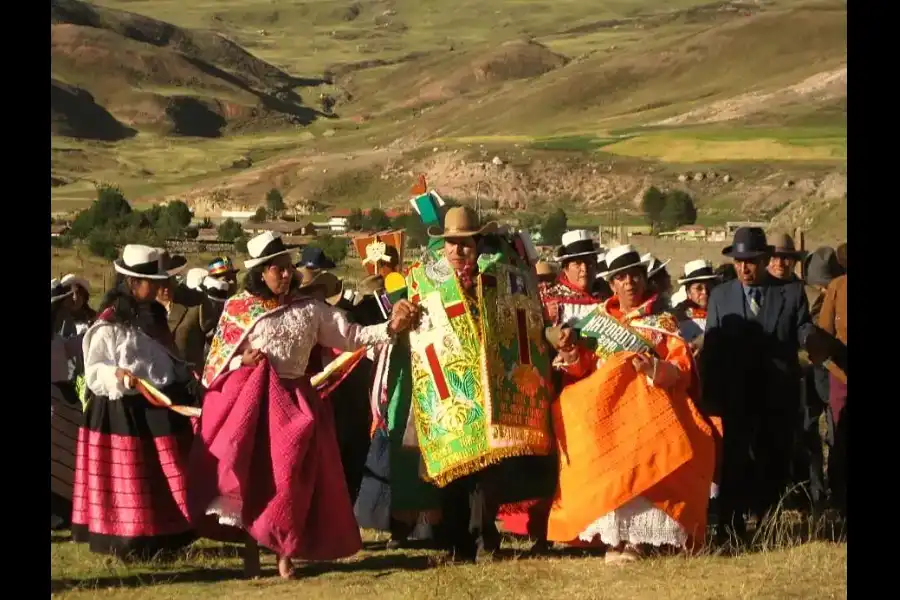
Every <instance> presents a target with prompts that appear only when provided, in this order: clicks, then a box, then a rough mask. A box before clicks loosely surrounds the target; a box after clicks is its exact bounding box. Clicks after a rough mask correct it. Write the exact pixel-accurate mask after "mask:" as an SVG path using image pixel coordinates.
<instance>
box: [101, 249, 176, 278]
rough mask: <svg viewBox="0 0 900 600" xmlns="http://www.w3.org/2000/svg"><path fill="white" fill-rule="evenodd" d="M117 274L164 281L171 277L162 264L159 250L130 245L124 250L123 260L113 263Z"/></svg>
mask: <svg viewBox="0 0 900 600" xmlns="http://www.w3.org/2000/svg"><path fill="white" fill-rule="evenodd" d="M113 268H114V269H115V270H116V273H120V274H122V275H125V276H126V277H137V278H139V279H155V280H163V279H168V278H169V277H170V275H169V273H167V272H166V269H165V267H164V265H163V262H162V255H161V253H160V251H159V249H158V248H151V247H150V246H143V245H141V244H128V245H127V246H125V248H124V249H123V250H122V258H117V259H116V260H115V261H113Z"/></svg>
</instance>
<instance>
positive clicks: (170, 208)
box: [58, 184, 198, 260]
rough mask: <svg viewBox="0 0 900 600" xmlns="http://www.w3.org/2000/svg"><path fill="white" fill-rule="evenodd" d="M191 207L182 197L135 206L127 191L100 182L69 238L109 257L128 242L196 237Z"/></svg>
mask: <svg viewBox="0 0 900 600" xmlns="http://www.w3.org/2000/svg"><path fill="white" fill-rule="evenodd" d="M192 218H193V215H192V214H191V209H190V208H188V205H187V204H185V203H184V202H182V201H180V200H176V201H174V202H170V203H168V204H166V205H157V206H153V207H152V208H149V209H147V210H143V211H141V210H135V209H133V208H132V207H131V205H130V204H129V203H128V200H126V199H125V195H124V194H123V193H122V190H120V189H119V188H118V187H116V186H114V185H108V184H101V185H99V186H97V199H96V200H95V201H94V203H93V204H92V205H91V206H90V208H88V209H86V210H83V211H81V212H80V213H78V216H76V217H75V221H74V222H73V223H72V227H71V229H70V230H69V233H68V236H67V238H65V239H63V240H61V241H60V242H58V243H60V244H62V245H66V244H67V243H69V242H71V240H73V239H74V240H79V241H82V242H84V243H86V244H87V246H88V249H89V250H90V251H91V253H93V254H95V255H97V256H102V257H104V258H108V259H110V260H112V259H114V258H116V257H117V256H118V250H117V248H118V247H119V246H123V245H125V244H127V243H131V244H147V245H150V246H162V245H163V244H164V243H165V241H166V240H167V239H178V238H183V239H191V238H196V237H197V233H198V230H197V228H196V227H191V226H190V224H191V219H192Z"/></svg>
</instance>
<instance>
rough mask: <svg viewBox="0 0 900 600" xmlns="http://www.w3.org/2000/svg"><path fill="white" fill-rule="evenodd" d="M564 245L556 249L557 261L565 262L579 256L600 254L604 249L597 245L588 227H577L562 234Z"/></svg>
mask: <svg viewBox="0 0 900 600" xmlns="http://www.w3.org/2000/svg"><path fill="white" fill-rule="evenodd" d="M560 241H561V242H562V246H560V247H559V248H558V249H557V251H556V261H557V262H563V261H566V260H570V259H572V258H576V257H579V256H589V255H591V254H600V253H601V252H602V250H601V249H600V248H598V247H597V245H596V244H595V243H594V240H593V238H592V237H591V232H590V231H588V230H587V229H575V230H573V231H567V232H565V233H564V234H563V235H562V240H560Z"/></svg>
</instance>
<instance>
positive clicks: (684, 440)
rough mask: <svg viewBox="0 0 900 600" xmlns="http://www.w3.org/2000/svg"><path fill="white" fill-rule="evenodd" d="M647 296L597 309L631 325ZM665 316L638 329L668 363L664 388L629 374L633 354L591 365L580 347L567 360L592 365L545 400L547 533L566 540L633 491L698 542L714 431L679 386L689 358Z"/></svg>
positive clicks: (690, 367) (688, 381)
mask: <svg viewBox="0 0 900 600" xmlns="http://www.w3.org/2000/svg"><path fill="white" fill-rule="evenodd" d="M652 304H653V300H651V301H650V302H648V303H646V304H644V305H643V306H642V307H640V308H639V309H637V310H636V311H633V312H632V313H630V314H628V315H624V316H623V315H622V313H621V311H619V310H618V302H617V300H616V299H615V298H611V299H610V300H608V301H607V302H606V303H605V305H604V309H605V310H606V311H607V312H608V313H609V314H610V315H612V316H614V317H616V318H617V319H619V320H620V321H623V322H626V323H629V324H630V325H632V326H633V327H635V328H639V327H640V326H641V325H642V324H643V323H642V317H646V316H648V313H649V312H650V307H651V306H652ZM671 321H672V323H671V330H672V331H671V332H668V330H669V329H670V327H669V326H668V322H667V319H665V318H663V319H656V320H654V321H653V323H654V324H653V326H652V327H651V328H649V329H648V328H645V327H640V329H638V330H639V331H640V332H641V333H642V334H643V335H645V337H648V338H649V339H651V340H652V341H653V343H654V344H655V349H656V351H657V353H658V355H659V356H660V357H662V359H663V360H665V361H666V362H668V363H670V364H671V365H673V366H675V367H677V369H678V377H677V381H676V383H675V384H674V385H673V386H671V387H670V388H668V389H662V388H657V387H654V386H651V385H650V384H649V383H648V382H647V380H646V378H644V377H643V376H638V374H637V372H636V370H635V368H634V367H633V366H632V364H631V359H632V358H633V356H634V354H633V353H620V354H617V355H614V356H613V357H611V358H610V359H609V360H607V361H606V362H605V363H604V364H603V365H602V366H600V367H596V365H595V361H596V358H595V357H594V356H593V355H592V354H590V353H589V352H587V351H586V350H582V352H581V360H580V361H579V363H578V364H577V365H573V366H572V367H570V368H569V369H568V373H569V374H570V375H573V376H575V377H579V376H583V375H585V374H587V373H590V371H593V373H590V374H589V375H587V376H586V377H584V378H583V379H581V380H580V381H577V382H575V383H571V384H570V385H567V386H566V387H565V388H564V389H563V391H562V393H561V395H560V397H559V401H558V402H556V403H555V404H554V406H553V409H552V418H553V428H554V433H555V434H556V439H557V449H558V454H559V467H560V468H559V485H558V487H557V492H556V496H555V498H554V502H553V508H552V511H551V514H550V520H549V527H548V539H549V540H551V541H558V542H573V541H575V540H576V539H577V538H578V535H579V534H580V533H581V532H582V531H584V530H585V529H586V528H587V527H588V526H589V525H590V524H591V523H593V522H594V521H596V520H597V519H599V518H600V517H601V516H603V515H605V514H607V513H609V512H611V511H613V510H615V509H617V508H620V507H621V506H623V505H624V504H626V503H627V502H629V501H631V500H633V499H634V498H636V497H638V496H643V497H644V498H646V499H647V500H648V501H650V502H651V503H653V505H654V506H656V507H657V508H660V509H661V510H663V511H665V512H666V514H668V515H669V516H670V517H672V518H673V519H674V520H675V521H677V522H678V523H679V524H680V525H681V526H682V527H684V529H685V531H686V532H687V534H688V536H689V538H690V540H691V541H690V542H689V544H692V545H696V544H702V542H703V538H704V534H705V531H706V512H707V508H708V504H709V490H710V483H711V482H712V480H713V473H714V470H715V454H716V450H715V438H714V436H715V433H714V430H713V428H712V427H711V426H710V423H709V422H708V421H707V420H706V419H705V418H704V417H703V416H702V415H701V414H700V413H699V412H698V411H697V409H696V407H695V406H694V403H693V401H692V400H691V397H690V395H689V393H691V392H693V393H696V390H697V389H698V385H697V380H696V371H695V366H694V362H693V358H692V356H691V351H690V348H689V347H688V346H687V344H686V343H685V342H684V340H682V339H681V338H680V337H679V336H678V335H677V325H675V321H674V319H671ZM660 324H662V325H663V327H660ZM595 369H596V370H595Z"/></svg>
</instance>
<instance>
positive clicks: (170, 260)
mask: <svg viewBox="0 0 900 600" xmlns="http://www.w3.org/2000/svg"><path fill="white" fill-rule="evenodd" d="M158 250H159V255H160V260H161V261H162V266H163V269H165V270H166V273H168V274H169V277H175V276H176V275H178V274H179V273H181V272H182V271H184V270H185V269H186V268H187V259H186V258H185V257H183V256H181V255H180V254H175V255H172V256H170V255H169V252H168V251H167V250H166V249H165V248H158Z"/></svg>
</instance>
